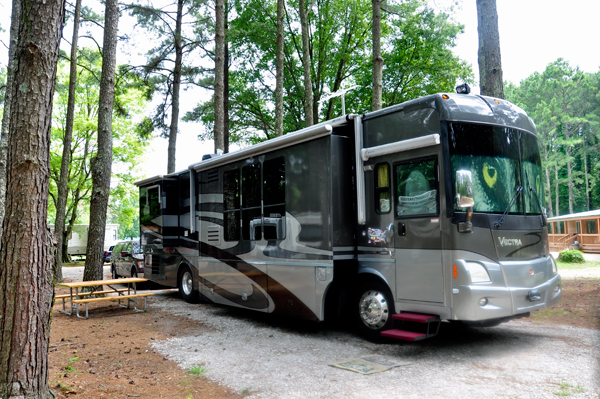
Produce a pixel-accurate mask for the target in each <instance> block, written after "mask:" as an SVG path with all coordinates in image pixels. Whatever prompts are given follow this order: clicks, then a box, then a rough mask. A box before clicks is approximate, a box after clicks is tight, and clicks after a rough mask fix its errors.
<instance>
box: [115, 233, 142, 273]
mask: <svg viewBox="0 0 600 399" xmlns="http://www.w3.org/2000/svg"><path fill="white" fill-rule="evenodd" d="M110 263H111V265H110V269H111V272H112V278H119V277H144V252H143V250H142V247H141V246H140V241H139V240H124V241H119V242H118V243H117V244H116V245H115V247H114V248H113V250H112V253H111V255H110Z"/></svg>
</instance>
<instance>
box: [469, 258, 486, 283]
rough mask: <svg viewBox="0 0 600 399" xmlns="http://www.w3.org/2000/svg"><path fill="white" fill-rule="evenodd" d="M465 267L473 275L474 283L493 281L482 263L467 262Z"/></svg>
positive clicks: (472, 280)
mask: <svg viewBox="0 0 600 399" xmlns="http://www.w3.org/2000/svg"><path fill="white" fill-rule="evenodd" d="M465 267H466V268H467V271H468V272H469V275H470V276H471V282H472V283H486V282H490V281H492V279H491V278H490V275H489V274H488V271H487V269H486V268H485V267H483V265H482V264H480V263H475V262H465Z"/></svg>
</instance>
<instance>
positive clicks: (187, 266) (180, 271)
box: [177, 262, 198, 290]
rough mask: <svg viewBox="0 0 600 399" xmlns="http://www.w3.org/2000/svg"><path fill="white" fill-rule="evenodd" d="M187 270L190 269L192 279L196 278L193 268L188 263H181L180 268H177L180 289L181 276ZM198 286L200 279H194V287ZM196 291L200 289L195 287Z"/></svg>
mask: <svg viewBox="0 0 600 399" xmlns="http://www.w3.org/2000/svg"><path fill="white" fill-rule="evenodd" d="M186 268H187V269H189V271H190V273H192V277H193V276H194V273H193V270H194V269H193V268H192V266H190V265H189V264H187V263H186V262H181V263H180V264H179V267H178V268H177V287H179V284H180V283H181V274H182V273H183V271H184V270H185V269H186ZM196 284H198V279H197V278H194V285H196ZM194 289H195V290H196V289H198V287H194Z"/></svg>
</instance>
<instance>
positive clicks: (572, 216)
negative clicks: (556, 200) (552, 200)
mask: <svg viewBox="0 0 600 399" xmlns="http://www.w3.org/2000/svg"><path fill="white" fill-rule="evenodd" d="M596 217H600V209H596V210H595V211H587V212H579V213H571V214H570V215H561V216H555V217H552V218H548V221H550V222H556V221H560V220H567V219H591V218H596Z"/></svg>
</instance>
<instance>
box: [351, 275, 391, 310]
mask: <svg viewBox="0 0 600 399" xmlns="http://www.w3.org/2000/svg"><path fill="white" fill-rule="evenodd" d="M369 283H370V284H379V285H381V287H382V288H383V289H385V290H386V291H387V293H388V294H389V296H390V298H391V302H392V303H391V304H390V306H391V307H390V311H391V312H392V313H395V309H396V305H395V301H394V294H393V293H392V290H391V288H390V286H389V285H388V283H387V282H386V281H385V280H384V279H383V278H382V277H380V276H378V275H376V274H373V273H361V274H359V275H358V276H356V285H355V287H356V288H355V291H356V293H357V295H362V293H360V294H359V293H358V288H359V287H360V286H361V285H363V284H369Z"/></svg>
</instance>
